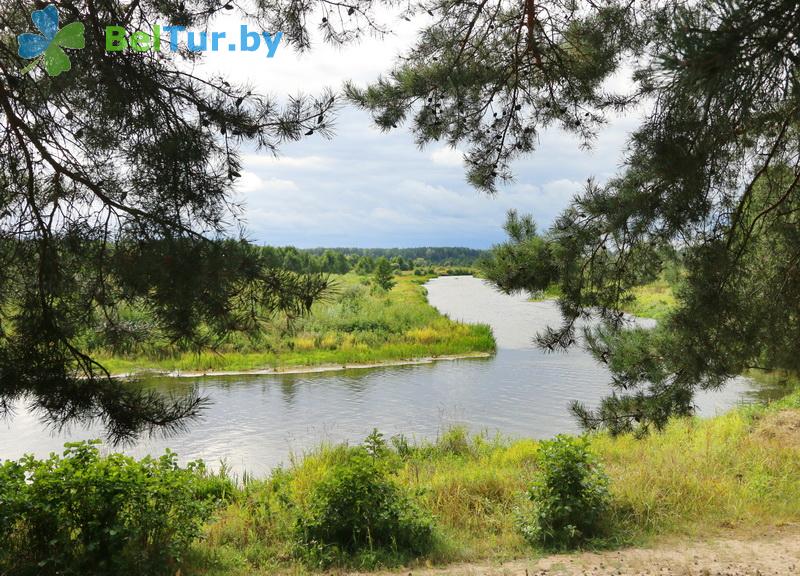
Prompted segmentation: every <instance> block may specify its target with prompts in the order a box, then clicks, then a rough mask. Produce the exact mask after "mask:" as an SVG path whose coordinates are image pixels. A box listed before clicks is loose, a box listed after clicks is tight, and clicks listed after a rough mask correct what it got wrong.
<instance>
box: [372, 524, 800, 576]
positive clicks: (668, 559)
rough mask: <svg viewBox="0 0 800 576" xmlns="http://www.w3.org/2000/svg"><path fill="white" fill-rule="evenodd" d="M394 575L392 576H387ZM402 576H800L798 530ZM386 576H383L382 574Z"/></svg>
mask: <svg viewBox="0 0 800 576" xmlns="http://www.w3.org/2000/svg"><path fill="white" fill-rule="evenodd" d="M386 574H392V573H386ZM393 574H396V575H402V576H407V575H410V576H545V575H546V576H551V575H552V576H556V575H559V576H577V575H588V576H611V575H622V576H633V575H641V576H745V575H747V576H793V575H795V574H797V575H800V526H784V527H781V528H774V529H769V530H764V531H763V532H761V533H757V534H750V535H747V536H738V535H736V536H726V537H721V538H714V539H709V540H708V541H704V542H681V541H670V542H662V543H661V544H659V545H656V546H654V547H652V548H630V549H625V550H618V551H613V552H601V553H588V552H585V553H580V554H560V555H553V556H546V557H543V558H539V559H533V560H517V561H513V562H509V563H505V564H495V565H492V564H488V563H487V564H463V565H455V566H450V567H446V568H437V569H434V568H431V569H427V568H426V569H411V570H408V569H407V570H404V571H402V572H395V573H393ZM384 576H385V575H384Z"/></svg>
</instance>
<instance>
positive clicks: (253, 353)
mask: <svg viewBox="0 0 800 576" xmlns="http://www.w3.org/2000/svg"><path fill="white" fill-rule="evenodd" d="M328 280H329V282H330V284H331V286H332V287H333V288H332V289H331V291H330V293H329V295H328V296H327V297H324V298H321V299H318V300H317V301H315V303H314V305H313V306H312V309H311V312H310V313H309V314H307V315H302V316H297V317H292V316H290V315H288V314H286V313H281V312H279V313H276V314H275V315H274V317H273V319H272V321H271V322H270V323H268V324H266V325H264V326H261V327H260V329H259V330H258V331H256V332H252V331H249V330H237V331H232V332H230V333H229V334H228V335H227V336H226V337H225V338H222V339H217V338H215V337H214V332H213V331H211V330H209V331H208V332H207V333H206V334H207V337H208V343H207V346H204V347H203V348H201V349H199V350H194V349H188V350H187V349H186V348H185V347H183V346H181V345H180V343H175V342H171V341H170V340H169V339H168V338H167V337H166V335H164V334H163V332H161V331H160V330H157V329H152V330H151V331H150V332H149V334H148V335H147V337H146V338H143V339H142V340H140V341H139V342H138V343H136V344H135V345H132V346H131V347H130V351H129V352H128V353H126V354H119V353H117V354H114V355H113V356H112V354H113V353H114V349H112V348H110V347H109V345H108V342H107V341H104V339H103V335H102V334H95V335H94V338H93V339H92V340H91V341H90V346H89V349H90V350H92V352H93V354H95V355H96V356H97V357H98V358H100V359H101V360H102V361H103V363H104V364H106V366H107V367H108V368H109V370H111V371H112V372H115V373H131V372H138V371H142V370H164V371H168V372H171V371H175V370H178V371H210V370H255V369H264V368H271V367H277V368H285V367H293V366H311V365H324V364H329V365H338V366H341V365H343V364H353V363H369V362H376V361H384V360H403V359H408V358H421V357H430V356H441V355H447V354H471V353H483V352H491V351H493V350H494V338H493V336H492V333H491V329H490V328H489V327H488V326H486V325H468V324H462V323H459V322H455V321H452V320H449V319H447V318H445V317H443V316H442V315H441V314H439V313H438V312H437V310H436V309H435V308H433V307H432V306H431V305H430V304H428V303H427V302H426V300H425V290H424V288H423V287H422V286H421V285H420V281H421V280H423V281H424V280H427V277H422V278H418V277H415V276H411V275H402V276H397V277H395V280H396V281H397V285H396V286H395V287H394V288H393V289H392V290H391V291H389V292H384V291H382V290H374V291H373V290H371V289H370V288H369V281H368V280H366V279H365V278H362V277H358V276H356V275H354V274H347V275H345V276H332V277H330V278H329V279H328ZM365 282H366V284H365ZM125 318H126V322H129V323H140V324H148V323H149V322H150V321H151V316H150V315H149V314H148V313H147V312H146V311H142V310H128V311H127V314H126V316H125Z"/></svg>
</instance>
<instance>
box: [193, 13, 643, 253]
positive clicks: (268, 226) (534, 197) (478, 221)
mask: <svg viewBox="0 0 800 576" xmlns="http://www.w3.org/2000/svg"><path fill="white" fill-rule="evenodd" d="M222 24H224V26H223V27H222V29H223V30H224V29H226V28H225V27H226V26H229V27H230V28H231V29H233V30H235V29H237V28H238V25H239V22H238V21H236V22H233V21H223V23H222ZM391 24H392V26H393V28H394V31H395V34H394V35H390V36H388V37H386V38H385V39H376V38H367V39H365V40H364V41H363V42H361V43H360V44H356V45H352V46H348V47H346V48H344V49H337V48H333V47H331V46H328V45H323V44H322V43H321V42H320V39H319V38H318V37H316V36H315V37H314V38H313V39H312V40H313V41H312V44H313V49H312V50H311V51H310V52H308V53H306V54H297V53H295V52H293V51H292V50H290V49H288V48H287V46H286V45H284V44H282V45H281V46H280V47H279V49H278V51H277V52H276V54H275V57H274V58H271V59H267V58H266V57H265V54H263V53H261V52H253V53H241V52H238V53H227V52H218V53H209V54H208V55H207V58H206V62H205V63H204V64H201V65H200V66H199V69H198V72H220V73H223V74H225V75H226V76H227V77H228V78H229V79H230V80H232V81H237V82H243V83H247V84H249V85H251V86H252V88H253V90H254V92H257V93H260V94H270V95H274V96H277V97H278V98H279V99H284V98H285V97H286V96H287V95H290V94H297V93H298V92H305V93H311V94H315V93H318V92H320V91H321V90H322V89H323V88H325V87H330V88H333V89H338V88H339V87H340V86H341V85H342V83H343V82H344V81H345V80H353V81H354V82H355V83H357V84H359V85H364V84H366V83H367V82H369V81H371V80H374V79H376V78H377V77H378V75H379V74H381V73H385V72H386V71H388V70H389V69H390V68H391V66H392V64H393V63H394V60H395V56H396V55H397V54H399V53H400V52H402V51H404V50H405V49H407V48H408V47H409V46H410V44H411V43H412V42H413V41H414V39H415V35H416V29H415V28H414V24H410V23H406V22H403V21H402V20H400V21H398V20H394V21H391ZM213 28H214V29H217V30H219V29H220V27H218V26H217V25H216V24H215V25H214V26H213ZM625 76H626V71H624V72H622V73H620V74H619V75H617V76H615V77H614V78H613V79H612V80H610V81H609V83H608V84H609V87H610V88H613V89H624V87H625V82H627V81H628V80H627V79H626V77H625ZM640 117H641V111H636V112H633V113H631V114H630V115H629V116H627V117H622V118H610V119H609V124H608V125H607V126H605V127H604V128H603V129H602V130H601V131H600V134H599V136H598V138H597V141H596V142H595V143H594V146H593V148H592V149H591V150H589V151H585V150H581V149H580V148H579V144H580V143H579V142H578V141H577V139H576V138H575V137H574V136H572V135H569V134H566V133H563V132H561V131H559V130H557V129H550V130H547V131H545V132H543V133H541V134H540V135H539V142H538V147H537V150H536V151H535V152H534V153H533V154H531V155H530V156H528V157H526V158H523V159H520V160H518V161H516V162H515V163H514V164H513V165H512V169H513V171H514V175H515V181H514V182H512V183H510V184H507V185H502V186H500V189H499V192H498V194H496V195H494V196H491V197H490V196H487V195H486V194H482V193H480V192H478V191H476V190H475V189H474V188H472V187H471V186H470V185H469V184H468V183H467V182H466V180H465V177H464V166H463V159H462V153H461V152H460V151H459V150H457V149H454V148H451V147H449V146H441V145H440V146H436V147H431V148H429V149H426V150H419V149H418V147H417V146H416V143H415V142H414V138H413V136H412V135H411V134H409V132H408V127H407V126H401V127H400V129H398V130H393V131H391V132H389V133H388V134H384V133H381V132H380V131H379V130H377V129H376V128H374V127H373V126H372V123H371V118H370V116H369V114H367V113H365V112H363V111H357V110H354V109H352V108H350V107H346V106H343V107H342V110H341V113H340V115H339V118H338V119H337V121H336V124H335V131H336V135H335V136H334V137H333V139H332V140H325V139H324V138H321V137H320V136H319V135H318V134H314V135H313V136H311V137H308V138H305V139H303V140H301V141H300V142H291V143H287V144H285V145H283V146H282V147H281V149H280V155H279V156H277V157H274V156H272V155H270V154H260V153H258V152H257V151H255V150H243V155H242V161H243V169H242V178H241V179H240V180H239V181H238V182H237V185H236V190H237V196H238V198H237V199H238V200H242V201H243V203H244V208H245V214H244V218H245V220H246V222H247V226H248V230H249V232H250V237H252V238H254V239H255V240H257V241H259V242H262V243H270V244H295V245H298V246H305V247H308V246H325V245H327V246H420V245H436V244H438V245H467V246H474V247H488V246H489V245H491V244H492V243H496V242H499V241H501V240H502V239H503V238H504V233H503V230H502V224H503V222H504V220H505V214H506V212H507V211H508V210H509V209H510V208H516V209H518V210H519V211H520V212H531V213H533V214H534V216H535V218H536V220H537V223H538V224H539V225H540V227H541V228H542V229H544V228H547V227H548V226H549V225H550V224H551V223H552V221H553V220H554V219H555V218H556V217H557V216H558V214H559V213H560V212H561V211H562V210H563V209H564V208H565V207H566V206H567V204H568V203H569V201H570V199H571V198H572V197H573V196H574V195H575V194H577V193H580V192H581V191H582V188H583V185H584V183H585V181H586V179H587V178H589V177H596V178H597V179H598V180H600V181H603V180H605V179H607V178H609V177H610V176H611V175H613V174H614V173H615V172H617V170H618V165H619V164H620V163H621V160H622V153H623V149H624V146H625V143H626V141H627V137H628V133H629V132H630V131H631V130H632V129H633V128H634V127H635V126H636V125H637V124H638V121H639V118H640Z"/></svg>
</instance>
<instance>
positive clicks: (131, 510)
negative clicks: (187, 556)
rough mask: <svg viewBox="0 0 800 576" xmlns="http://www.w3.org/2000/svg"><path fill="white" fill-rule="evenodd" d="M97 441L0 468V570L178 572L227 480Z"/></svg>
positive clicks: (226, 493)
mask: <svg viewBox="0 0 800 576" xmlns="http://www.w3.org/2000/svg"><path fill="white" fill-rule="evenodd" d="M94 444H95V443H88V442H79V443H71V444H66V445H65V446H66V450H65V451H64V454H63V457H62V456H58V455H56V454H52V455H51V456H50V458H48V459H46V460H37V459H35V458H34V457H33V456H30V455H29V456H25V457H24V458H22V459H21V460H19V461H7V462H4V463H3V464H2V465H0V574H9V575H11V574H13V575H21V576H23V575H28V574H30V575H33V574H36V575H37V576H38V575H48V574H81V575H86V576H88V575H94V574H97V575H100V574H103V575H106V574H126V575H137V574H147V575H148V576H150V575H157V574H170V575H171V574H175V573H176V571H177V570H178V567H179V563H180V561H181V559H182V556H183V554H184V552H185V551H186V550H187V549H188V548H189V546H190V544H191V543H192V541H193V540H194V539H195V538H197V536H198V535H199V534H200V530H201V528H202V525H203V523H204V521H205V520H207V519H208V517H209V516H210V514H211V512H212V511H213V509H214V505H215V503H216V502H219V501H221V500H227V499H229V498H231V496H232V494H233V492H234V487H233V485H232V484H231V483H230V481H229V480H227V479H226V478H224V477H222V476H221V475H220V476H214V475H209V474H207V473H206V471H205V468H204V466H203V464H202V463H201V462H193V463H190V464H189V465H188V466H187V467H186V468H181V467H179V466H178V464H177V457H176V455H175V454H174V453H172V452H169V451H167V453H166V454H165V455H163V456H161V457H160V458H158V459H154V458H150V457H147V458H144V459H143V460H140V461H137V460H134V459H133V458H130V457H128V456H125V455H123V454H111V455H108V456H101V455H100V453H99V450H98V449H97V447H96V446H95V445H94Z"/></svg>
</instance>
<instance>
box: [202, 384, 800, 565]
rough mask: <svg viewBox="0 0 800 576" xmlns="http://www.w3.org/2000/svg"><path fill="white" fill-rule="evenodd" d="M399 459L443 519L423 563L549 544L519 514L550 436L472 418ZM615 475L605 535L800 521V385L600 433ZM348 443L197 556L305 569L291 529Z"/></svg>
mask: <svg viewBox="0 0 800 576" xmlns="http://www.w3.org/2000/svg"><path fill="white" fill-rule="evenodd" d="M393 446H394V448H393V449H392V450H391V451H390V452H389V455H388V456H387V458H391V459H393V460H394V461H395V462H396V472H395V476H394V477H395V481H396V482H397V483H399V484H400V485H402V486H403V487H404V488H405V489H408V490H409V491H410V492H412V493H414V494H418V495H419V498H420V502H421V504H422V506H424V508H425V509H426V510H427V511H428V512H430V513H431V514H432V515H433V516H434V518H435V519H436V524H437V541H436V542H437V544H436V546H435V549H434V550H433V551H432V552H431V553H430V554H428V555H426V556H425V557H424V558H421V559H419V560H418V562H420V563H445V562H453V561H471V560H478V559H481V560H484V559H487V558H489V559H494V560H504V559H510V558H514V557H520V556H530V555H535V554H538V553H540V552H541V551H537V550H535V549H532V548H531V547H530V546H529V545H528V544H526V543H525V542H524V540H523V539H522V537H521V536H520V534H519V531H518V524H517V520H518V514H519V510H520V509H522V502H523V499H524V492H525V490H526V489H527V488H528V487H529V485H530V482H531V479H532V477H533V473H534V472H535V467H536V464H535V462H536V454H537V450H538V446H539V443H538V442H537V441H535V440H530V439H522V440H512V439H507V438H503V437H499V436H489V435H487V434H479V435H470V434H468V433H467V432H466V431H465V430H463V429H454V430H450V431H448V432H446V433H444V434H442V435H441V436H440V437H439V438H438V439H436V440H435V441H424V442H417V443H413V442H408V441H406V439H404V438H402V437H400V438H396V439H394V441H393ZM590 448H591V450H592V451H593V452H594V453H595V454H596V455H597V456H598V458H599V459H600V460H601V462H602V463H603V465H604V466H605V469H606V472H607V473H608V474H609V476H610V478H611V494H612V500H613V504H612V510H611V513H610V516H609V518H608V519H607V523H608V526H607V537H606V538H605V539H604V540H603V541H598V542H596V543H595V544H596V545H597V546H610V545H612V546H613V545H619V544H639V543H644V542H647V541H649V540H651V539H653V538H656V537H659V536H664V535H691V536H696V535H707V534H714V533H717V532H719V531H722V530H726V529H731V528H735V529H738V530H744V531H746V530H748V529H756V528H763V527H764V526H770V525H778V524H781V523H784V522H798V521H800V391H798V392H795V393H794V394H792V395H790V396H788V397H786V398H785V399H783V400H781V401H779V402H775V403H773V404H771V405H770V406H768V407H762V406H744V407H741V408H739V409H736V410H733V411H731V412H730V413H727V414H725V415H722V416H718V417H716V418H711V419H699V418H683V419H675V420H673V421H672V422H670V424H669V425H668V426H667V427H666V429H665V430H664V431H663V432H660V433H654V434H651V435H650V436H648V437H646V438H644V439H635V438H633V437H632V436H620V437H616V438H612V437H610V436H607V435H605V434H598V435H593V436H591V437H590ZM346 450H347V448H346V447H345V446H322V447H320V448H319V449H317V450H316V451H314V452H312V453H310V454H308V455H306V456H305V457H304V458H298V459H296V460H294V461H293V462H292V464H291V465H290V466H289V467H288V468H287V469H283V470H278V471H276V472H275V473H274V474H273V475H272V476H271V477H270V478H268V479H265V480H260V481H251V482H250V483H249V484H247V485H246V486H245V487H244V488H243V492H242V493H243V497H242V498H240V499H239V501H238V502H237V503H235V504H233V505H231V506H230V507H228V508H227V509H226V510H225V511H224V512H223V513H222V514H221V516H220V517H219V519H218V520H217V521H216V522H214V523H213V524H211V525H209V526H208V530H207V539H206V540H205V541H204V542H203V543H202V544H201V545H199V546H198V547H197V549H196V550H195V556H194V561H195V562H196V563H197V564H198V566H202V569H203V570H205V571H207V572H208V573H210V574H223V573H224V574H271V573H275V572H292V573H294V572H302V571H304V570H305V569H304V568H302V567H300V566H299V565H298V564H296V563H295V562H294V561H293V560H292V555H291V553H290V549H291V545H290V542H289V541H288V539H287V534H288V533H289V532H288V530H289V529H290V528H291V526H292V522H293V521H294V520H293V518H294V515H295V513H296V509H297V508H298V507H299V508H302V507H303V506H304V505H306V503H307V502H308V495H309V494H310V492H311V490H313V487H314V485H315V483H316V482H318V481H319V479H320V478H322V477H323V476H324V475H325V474H326V473H327V471H328V470H329V469H330V468H331V467H332V466H333V465H334V463H335V462H337V461H339V460H341V458H342V457H343V454H344V453H345V451H346Z"/></svg>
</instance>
